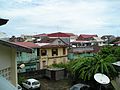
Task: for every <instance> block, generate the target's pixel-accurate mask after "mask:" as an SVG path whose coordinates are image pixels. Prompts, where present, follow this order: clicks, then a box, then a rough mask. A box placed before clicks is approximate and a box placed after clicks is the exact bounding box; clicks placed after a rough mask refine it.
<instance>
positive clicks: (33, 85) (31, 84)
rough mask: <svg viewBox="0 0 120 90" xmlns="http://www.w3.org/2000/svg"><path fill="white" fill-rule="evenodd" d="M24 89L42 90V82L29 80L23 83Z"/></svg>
mask: <svg viewBox="0 0 120 90" xmlns="http://www.w3.org/2000/svg"><path fill="white" fill-rule="evenodd" d="M22 85H23V87H24V88H26V89H36V88H40V82H39V81H38V80H36V79H33V78H32V79H27V80H26V81H24V82H23V83H22Z"/></svg>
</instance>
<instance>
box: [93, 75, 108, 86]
mask: <svg viewBox="0 0 120 90" xmlns="http://www.w3.org/2000/svg"><path fill="white" fill-rule="evenodd" d="M94 79H95V80H96V81H97V82H98V83H100V84H108V83H109V82H110V79H109V78H108V77H107V76H106V75H105V74H102V73H96V74H95V75H94Z"/></svg>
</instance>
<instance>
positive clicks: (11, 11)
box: [0, 0, 120, 34]
mask: <svg viewBox="0 0 120 90" xmlns="http://www.w3.org/2000/svg"><path fill="white" fill-rule="evenodd" d="M2 1H3V0H2ZM0 2H1V1H0ZM4 3H5V2H4ZM12 4H14V5H15V6H13V5H12ZM119 4H120V1H113V0H111V1H108V0H97V1H96V0H42V1H41V0H13V1H11V4H7V6H6V7H7V8H6V9H4V10H2V9H1V12H2V13H1V16H3V17H8V18H10V22H9V26H10V27H11V28H10V29H14V30H15V31H18V33H19V32H20V33H21V31H20V30H22V31H23V32H25V33H28V31H29V30H31V32H34V31H36V32H40V33H42V31H43V30H45V31H46V32H55V31H58V30H59V31H60V30H61V31H65V32H70V31H71V32H73V33H78V32H79V33H84V32H85V33H86V32H88V33H98V34H100V33H102V32H103V30H105V29H106V28H107V29H110V33H112V30H113V26H114V27H116V26H117V25H116V24H117V23H120V21H119V19H118V18H119V15H120V13H119V12H118V11H119V8H120V6H119ZM112 24H114V25H113V26H112ZM15 26H17V27H15ZM6 27H7V26H6ZM58 27H59V28H58ZM118 28H119V27H118ZM27 29H28V30H27ZM111 29H112V30H111ZM105 31H108V30H105ZM105 31H104V32H105Z"/></svg>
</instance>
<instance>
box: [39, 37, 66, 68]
mask: <svg viewBox="0 0 120 90" xmlns="http://www.w3.org/2000/svg"><path fill="white" fill-rule="evenodd" d="M37 44H38V45H39V46H41V48H40V69H43V68H47V67H48V66H50V65H52V64H57V63H66V62H67V54H68V52H67V47H68V44H66V43H65V42H64V41H63V40H62V39H60V38H44V39H42V40H41V41H40V42H39V43H37Z"/></svg>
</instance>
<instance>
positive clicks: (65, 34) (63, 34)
mask: <svg viewBox="0 0 120 90" xmlns="http://www.w3.org/2000/svg"><path fill="white" fill-rule="evenodd" d="M48 36H49V37H70V35H69V34H67V33H62V32H57V33H51V34H48Z"/></svg>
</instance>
